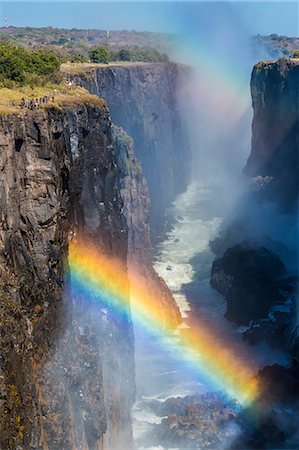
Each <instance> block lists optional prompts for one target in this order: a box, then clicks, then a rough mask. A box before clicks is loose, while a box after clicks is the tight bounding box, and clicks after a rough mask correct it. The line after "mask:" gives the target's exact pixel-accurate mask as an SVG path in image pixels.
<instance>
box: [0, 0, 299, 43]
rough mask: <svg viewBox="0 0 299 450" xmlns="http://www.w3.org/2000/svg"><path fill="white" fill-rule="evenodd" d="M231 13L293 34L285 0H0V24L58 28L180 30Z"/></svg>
mask: <svg viewBox="0 0 299 450" xmlns="http://www.w3.org/2000/svg"><path fill="white" fill-rule="evenodd" d="M227 9H230V10H233V11H234V14H235V17H236V21H239V22H240V24H243V26H244V27H248V31H249V32H250V33H252V34H257V33H259V34H271V33H277V34H283V35H288V36H294V35H298V2H294V1H293V2H287V1H282V2H281V1H271V2H269V1H266V2H261V1H255V2H253V1H248V2H244V1H235V2H227V1H223V2H216V1H213V0H210V1H206V2H201V1H193V2H188V1H184V0H183V1H175V2H173V1H170V0H165V1H162V2H161V1H142V0H139V1H135V2H127V1H125V0H123V1H118V2H116V1H111V0H110V1H104V2H99V1H83V0H81V1H76V0H75V1H74V0H72V1H64V2H61V1H54V0H52V1H45V0H37V1H30V2H28V1H25V0H23V1H13V0H10V1H0V23H1V25H2V26H3V25H4V24H5V20H6V19H5V17H7V23H8V25H15V26H35V27H45V26H53V27H62V28H73V27H74V28H98V29H105V30H123V29H127V30H137V31H145V30H147V31H156V32H170V33H177V32H184V31H185V30H187V29H188V23H189V20H193V19H194V16H195V17H197V18H198V24H199V25H198V26H201V27H210V26H217V21H218V20H221V17H222V14H223V11H225V10H227Z"/></svg>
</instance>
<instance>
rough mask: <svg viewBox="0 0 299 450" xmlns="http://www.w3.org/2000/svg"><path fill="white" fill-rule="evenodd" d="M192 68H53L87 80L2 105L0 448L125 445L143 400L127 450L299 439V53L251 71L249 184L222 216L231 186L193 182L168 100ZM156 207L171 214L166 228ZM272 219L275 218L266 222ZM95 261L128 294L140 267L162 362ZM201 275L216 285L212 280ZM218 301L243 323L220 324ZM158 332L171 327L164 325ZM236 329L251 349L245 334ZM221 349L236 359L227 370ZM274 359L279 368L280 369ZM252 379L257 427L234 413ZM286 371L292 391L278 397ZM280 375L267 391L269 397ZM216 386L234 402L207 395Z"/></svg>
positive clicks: (182, 128) (185, 143)
mask: <svg viewBox="0 0 299 450" xmlns="http://www.w3.org/2000/svg"><path fill="white" fill-rule="evenodd" d="M189 71H190V69H189V68H187V67H185V66H181V65H177V64H174V63H128V64H126V63H121V64H109V65H108V66H105V67H102V66H101V65H99V66H95V67H88V68H87V69H86V68H83V70H81V71H76V65H74V66H72V67H71V70H69V71H68V70H67V68H66V67H64V68H63V73H64V76H66V77H67V80H68V83H69V86H73V85H79V86H81V87H82V88H84V89H85V90H84V95H83V96H82V97H78V98H76V97H75V98H72V97H71V96H70V98H69V100H68V101H65V102H64V103H60V104H55V102H53V104H52V103H49V104H48V105H46V106H45V107H43V108H41V109H39V110H35V111H24V110H16V111H15V112H11V113H5V114H1V116H0V148H1V162H0V164H1V174H0V192H1V227H0V238H1V239H0V243H1V247H0V269H1V286H0V288H1V307H0V321H1V335H0V339H1V366H0V371H1V376H0V429H1V435H0V448H1V449H3V450H4V449H5V450H6V449H8V448H9V449H18V450H20V449H29V448H37V449H44V450H48V449H49V450H51V449H53V450H54V449H82V450H83V449H84V450H92V449H99V450H129V449H132V448H134V443H133V433H132V420H131V410H132V407H133V404H134V402H135V400H136V398H137V400H138V403H137V407H138V408H139V419H140V408H141V413H142V414H144V416H145V417H148V416H146V413H149V411H151V413H149V414H152V415H151V416H150V417H151V419H150V420H152V418H153V411H154V416H155V417H154V420H156V419H157V417H159V419H158V420H157V421H156V422H154V424H153V423H152V424H150V425H151V426H150V427H149V429H148V428H147V429H146V430H145V432H144V433H143V434H142V433H141V434H140V435H139V436H138V439H137V440H136V445H137V446H138V447H137V448H138V450H140V449H141V448H159V449H161V448H179V449H180V450H183V449H184V450H185V449H187V448H188V449H189V448H190V449H194V448H239V449H240V448H265V445H272V447H271V448H278V447H273V445H279V448H285V449H287V448H296V447H294V445H295V438H296V436H295V437H294V436H293V433H294V432H295V431H296V430H295V429H294V424H291V425H290V426H288V425H286V423H285V422H286V421H287V420H288V419H290V416H291V415H294V416H296V417H297V416H298V410H297V409H296V408H297V406H296V402H295V396H296V390H295V389H294V387H293V386H295V382H294V379H295V377H296V375H297V373H296V368H297V364H298V359H297V351H298V337H297V334H296V333H297V330H298V325H297V323H295V321H294V311H295V309H296V307H297V305H296V302H295V295H296V290H295V288H296V282H297V278H296V277H297V273H296V262H297V253H296V249H294V245H293V244H294V239H295V236H296V201H297V193H298V186H297V174H298V172H297V169H298V167H297V138H298V119H299V112H298V105H297V97H298V73H299V64H298V63H297V61H295V60H293V59H280V60H279V61H274V62H266V63H259V64H257V65H256V66H255V68H254V71H253V75H252V81H251V89H252V98H253V107H254V119H253V138H252V150H251V153H250V156H249V159H248V162H247V165H246V168H245V169H244V177H245V179H246V181H247V184H248V190H246V192H244V194H242V195H243V197H241V201H240V202H241V207H240V205H237V206H236V212H235V213H234V215H233V216H231V217H228V218H226V221H224V222H223V225H222V226H221V223H222V221H223V217H220V216H219V214H218V211H217V206H218V204H217V201H216V200H215V199H216V197H217V195H218V192H219V191H220V190H221V189H225V187H223V186H220V188H219V187H217V186H215V185H210V186H207V185H202V184H200V180H198V181H199V183H197V184H196V183H195V184H194V183H193V184H192V183H191V182H190V181H191V179H190V172H191V164H192V161H191V148H190V142H189V136H188V131H187V127H186V123H185V122H184V120H185V118H184V116H182V114H181V110H180V108H181V103H180V102H179V100H178V97H179V91H180V86H181V85H184V83H188V77H189ZM71 89H72V88H71V87H70V92H71ZM102 99H103V100H102ZM286 111H287V112H288V114H286ZM110 116H111V117H110ZM273 124H276V125H277V126H276V127H274V126H273ZM217 189H218V190H217ZM173 202H174V203H173ZM206 203H208V204H209V209H207V210H205V204H206ZM244 204H245V205H246V207H245V208H243V206H244ZM171 205H172V206H171ZM273 205H274V206H273ZM247 207H248V208H247ZM169 208H170V212H169ZM165 214H169V216H172V220H171V223H170V224H169V223H168V227H166V230H165V229H164V230H163V224H164V223H165ZM248 216H251V220H248ZM274 222H275V223H277V224H278V227H272V228H271V227H269V223H272V224H273V223H274ZM282 223H283V224H284V227H281V224H282ZM277 230H278V231H277ZM163 231H164V232H163ZM219 233H220V234H219ZM285 236H286V238H285ZM153 237H154V238H155V239H156V240H157V241H158V245H157V247H156V248H155V263H154V267H153V255H152V243H151V240H152V238H153ZM209 241H211V244H210V247H211V249H212V250H213V251H214V253H215V254H216V256H217V260H216V261H215V262H213V259H214V256H213V254H212V252H211V250H210V248H209ZM72 249H73V253H72ZM94 249H96V253H93V252H94V251H95V250H94ZM78 252H79V254H80V255H79V256H80V258H82V260H81V259H78V260H79V262H80V261H81V263H82V266H83V263H84V261H85V260H84V258H86V260H87V262H86V270H85V271H83V269H82V267H80V266H79V265H78V266H77V265H76V257H77V255H78ZM89 257H90V258H91V259H92V258H93V263H92V264H91V263H90V262H88V258H89ZM240 261H241V263H240ZM88 264H90V265H88ZM92 267H94V268H95V270H98V271H99V272H101V270H102V272H103V273H105V270H107V274H108V275H109V276H110V277H111V279H114V278H113V277H114V276H115V277H116V281H117V275H121V276H120V277H119V278H120V281H119V283H120V286H119V290H121V292H122V296H123V298H125V299H129V298H130V292H131V294H132V292H133V289H134V283H135V284H136V281H135V279H136V273H138V283H140V285H141V286H142V290H139V291H138V292H139V293H140V292H142V293H145V292H146V293H147V294H148V295H149V300H150V301H151V300H155V305H156V309H155V310H154V311H152V310H151V309H150V308H148V309H145V311H146V313H148V312H154V313H155V314H157V317H154V318H155V320H156V323H157V324H158V328H159V330H158V331H159V332H160V334H161V335H162V334H163V336H162V337H163V338H165V336H166V338H167V339H168V343H167V345H168V346H169V348H170V351H169V353H171V357H169V355H167V352H168V347H167V349H166V353H159V352H160V351H161V350H160V347H159V344H160V343H159V342H158V341H159V340H160V337H161V336H160V335H158V338H157V335H154V337H153V336H152V335H149V337H148V342H147V338H145V339H144V340H142V339H143V338H142V336H141V334H139V333H140V330H136V329H135V333H134V332H133V325H135V324H133V323H132V315H131V309H130V302H127V304H126V307H125V313H124V314H121V315H120V314H119V311H118V309H117V308H115V305H114V304H113V298H112V297H113V295H112V294H111V292H112V293H113V290H112V291H111V292H110V291H109V290H108V288H107V292H108V294H107V292H105V289H104V288H105V286H103V283H104V284H105V279H104V278H105V277H104V276H103V280H102V279H101V280H100V281H101V282H102V285H100V287H101V289H102V290H101V289H100V288H99V285H97V284H96V282H95V280H94V279H93V277H92V274H91V268H92ZM81 270H82V272H81ZM114 271H115V273H114ZM210 271H212V274H211V284H212V286H213V287H214V288H216V289H217V290H218V291H219V292H220V293H221V294H222V295H223V296H224V297H222V296H220V295H218V294H217V293H215V292H214V291H213V290H212V289H211V288H210V286H209V281H210V280H209V279H210ZM89 272H90V273H89ZM89 275H90V277H91V278H90V279H89V278H88V276H89ZM84 277H87V281H89V282H90V285H91V287H90V289H87V288H86V286H85V280H84ZM107 277H108V276H107ZM161 277H163V278H164V279H162V278H161ZM94 278H96V277H94ZM107 283H108V286H109V280H108V281H107ZM244 286H245V287H246V289H245V292H244ZM139 287H140V286H139V285H138V288H139ZM111 289H112V288H111ZM242 289H243V290H242ZM282 291H283V293H282ZM110 296H111V298H110ZM116 297H117V296H116ZM240 298H242V304H241V305H240ZM140 300H141V299H140ZM142 300H143V299H142ZM257 303H258V307H256V305H257ZM145 304H146V302H145ZM244 305H245V307H244ZM146 306H147V307H148V305H147V304H146ZM277 306H279V307H280V309H279V308H278V309H277ZM275 307H276V310H275ZM271 308H272V309H271ZM273 308H274V309H273ZM281 308H282V309H281ZM157 311H158V312H157ZM225 311H226V316H227V318H228V319H229V320H231V321H233V322H235V323H236V324H237V325H236V326H234V325H231V324H229V323H228V322H227V321H225V320H224V319H223V314H224V312H225ZM266 319H267V320H266ZM133 322H134V313H133ZM149 322H150V318H149ZM269 323H270V325H269ZM273 324H274V325H275V326H274V325H273ZM239 325H245V326H246V330H245V329H244V328H242V329H240V328H239ZM135 326H136V325H135ZM163 327H164V328H166V329H167V328H169V330H175V332H174V334H171V332H169V330H167V333H166V332H165V333H164V331H163V333H162V332H161V330H162V329H163V330H164V328H163ZM176 327H178V328H177V329H176ZM296 327H297V329H296ZM214 328H215V330H214ZM257 329H258V331H259V332H258V333H257V332H256V330H257ZM211 330H212V331H211ZM213 330H214V331H215V333H213ZM141 331H142V332H145V334H146V332H147V329H144V330H141ZM242 333H243V336H245V338H246V334H247V340H251V343H256V344H258V345H257V347H253V346H251V347H249V345H248V343H247V342H245V343H244V342H243V341H242ZM134 334H135V340H136V337H137V336H138V339H139V338H140V341H139V342H138V343H134ZM273 334H274V336H273ZM164 335H165V336H164ZM290 335H291V338H290ZM248 336H249V337H248ZM155 339H156V340H157V342H156V341H155ZM282 340H284V342H283V345H281V348H279V349H278V351H277V341H282ZM201 341H202V342H201ZM203 341H204V342H203ZM265 342H266V344H265ZM182 343H183V344H182ZM191 343H192V345H191ZM156 344H157V345H156ZM260 344H262V345H260ZM143 345H144V346H145V348H141V347H142V346H143ZM146 345H152V346H153V347H152V348H147V347H146ZM263 345H266V346H265V347H263ZM138 346H139V350H138V349H136V348H137V347H138ZM271 346H272V347H271ZM134 349H135V359H136V365H137V372H138V371H139V372H138V373H137V377H138V379H137V396H136V385H135V375H136V374H135V362H134ZM189 350H190V355H191V356H190V355H187V360H188V357H189V360H188V361H187V363H185V360H184V358H185V356H186V355H184V352H185V353H188V351H189ZM194 352H195V356H194ZM224 353H225V358H228V359H227V360H226V359H225V360H224V361H226V362H227V361H229V362H230V363H231V370H228V369H227V368H225V370H224V369H223V359H222V357H223V355H224ZM173 354H174V355H173ZM236 354H237V357H236ZM199 356H200V358H199ZM138 358H139V360H138ZM155 358H156V360H155ZM168 358H169V359H168ZM196 358H198V361H197V362H196V364H197V365H196V366H195V368H194V366H192V364H193V360H195V359H196ZM201 358H202V359H201ZM252 361H253V363H252ZM278 362H279V363H281V364H280V365H278V364H277V365H276V366H272V369H271V365H272V364H273V363H278ZM190 363H191V365H190ZM251 363H252V364H251ZM151 364H152V365H151ZM185 364H186V365H185ZM142 365H144V367H141V369H142V370H141V369H140V366H142ZM265 365H266V366H267V367H266V369H263V370H261V371H260V372H259V374H258V376H257V372H258V371H259V370H260V369H262V368H263V366H265ZM203 366H204V367H203ZM190 367H191V368H190ZM269 367H270V369H269ZM273 367H274V369H273ZM157 368H158V370H159V373H158V378H159V377H160V378H159V380H160V381H161V380H162V379H163V380H162V381H161V384H160V385H158V387H157V385H156V384H155V383H154V382H153V383H152V379H153V378H154V377H155V376H156V377H157V373H156V374H155V373H154V370H156V369H157ZM247 368H248V371H247ZM164 369H165V376H164V375H163V373H164V372H163V371H164ZM275 370H276V371H278V373H284V376H285V378H281V380H282V381H281V380H279V376H278V377H277V376H276V375H275V376H273V373H274V372H275ZM180 371H181V372H180ZM213 371H214V374H213ZM231 372H235V374H232V373H231ZM245 372H246V373H245ZM247 372H248V373H247ZM236 373H237V375H238V376H237V377H236ZM146 374H147V376H148V379H143V380H142V378H144V377H145V375H146ZM248 374H250V376H252V378H256V377H257V378H259V380H262V382H264V383H265V385H266V384H267V389H266V388H265V392H259V391H258V392H255V391H254V395H252V401H250V404H249V406H248V404H246V406H247V407H248V408H249V409H250V408H252V409H253V408H254V405H255V404H256V405H257V407H258V408H259V407H260V405H263V403H267V408H265V411H266V412H264V409H263V414H264V415H265V417H266V418H265V417H263V421H261V423H262V424H263V423H266V424H267V426H265V429H266V431H267V430H268V429H270V432H268V433H267V432H264V431H263V430H261V429H260V427H262V425H261V423H258V424H257V425H256V424H252V422H250V420H249V419H248V421H247V417H246V414H245V417H244V415H242V414H243V412H242V408H241V407H242V395H241V391H242V389H243V390H244V392H245V393H246V391H247V385H245V384H243V385H242V382H243V381H244V380H246V381H247V378H246V377H247V376H248ZM245 375H246V376H245ZM163 377H164V378H163ZM277 378H278V380H277ZM285 379H287V380H288V381H289V392H288V393H287V394H284V393H282V394H281V390H282V391H283V388H284V386H281V384H283V383H284V382H285V381H284V380H285ZM240 380H241V381H240ZM140 381H142V382H143V385H142V386H141V383H140ZM244 382H245V381H244ZM251 382H252V383H253V385H252V386H255V381H252V379H251V378H250V383H251ZM163 383H164V384H163ZM178 383H181V385H180V388H181V387H182V386H183V389H182V391H183V394H182V395H180V394H179V393H177V391H176V389H177V388H178ZM230 383H231V384H232V385H233V386H232V387H231V386H230ZM169 384H170V385H171V387H172V388H173V390H172V391H171V390H168V388H169ZM144 385H146V386H144ZM250 386H251V385H250ZM273 386H275V388H277V392H278V393H277V396H276V397H275V396H273V398H272V397H271V398H270V400H269V391H270V390H271V388H272V389H273ZM145 388H146V389H145ZM219 388H220V389H221V390H222V391H225V394H227V391H228V392H229V395H230V396H231V398H230V399H228V398H227V396H225V395H223V396H222V393H220V394H219V393H217V394H210V392H211V390H213V391H214V390H215V389H217V390H219ZM138 389H139V391H138ZM142 389H144V390H142ZM252 389H253V388H252ZM140 390H141V392H140ZM165 391H167V392H165ZM248 392H249V391H248ZM251 393H252V391H250V394H251ZM232 394H235V395H236V397H234V396H232ZM178 395H180V397H186V395H189V397H190V398H188V397H186V399H185V398H184V399H183V400H178V399H176V397H177V396H178ZM204 395H206V396H205V397H204ZM209 395H211V397H209ZM213 395H215V396H213ZM192 396H193V397H192ZM237 396H239V398H238V397H237ZM167 399H168V403H167V402H166V401H167ZM250 400H251V398H250ZM238 401H239V404H237V403H238ZM165 402H166V403H165ZM184 402H186V403H184ZM245 403H246V402H245ZM268 404H269V405H270V406H268ZM200 405H208V406H207V411H208V412H206V411H204V413H202V410H201V409H200V407H199V406H200ZM135 407H136V404H135ZM202 408H205V406H202ZM209 408H212V409H213V414H212V416H211V417H210V410H209ZM279 408H280V409H281V410H283V414H284V417H285V420H282V419H281V414H277V413H276V410H277V409H279ZM288 408H289V410H290V408H291V413H288V411H287V410H288ZM186 411H187V413H186ZM220 411H222V412H220ZM135 412H136V411H135ZM219 415H222V416H224V417H223V418H221V420H220V419H219ZM208 416H209V417H208ZM249 416H250V414H249ZM136 422H138V418H137V419H136V417H135V432H136ZM144 422H147V421H146V418H145V420H143V426H144ZM203 422H204V423H203ZM248 423H249V425H248ZM137 425H138V424H137ZM147 425H148V423H147ZM267 427H268V428H267ZM271 430H272V436H269V435H270V434H271ZM143 431H144V430H143ZM148 433H149V434H150V435H151V436H150V439H149V438H148ZM227 433H228V434H227ZM144 436H146V437H145V438H144ZM215 436H216V437H215ZM135 437H136V436H135ZM143 438H144V441H143ZM159 439H160V440H159ZM213 439H214V440H213ZM291 445H293V447H291Z"/></svg>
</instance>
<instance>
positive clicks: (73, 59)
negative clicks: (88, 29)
mask: <svg viewBox="0 0 299 450" xmlns="http://www.w3.org/2000/svg"><path fill="white" fill-rule="evenodd" d="M70 61H71V62H73V63H76V62H78V63H84V62H86V61H87V58H86V57H85V56H84V55H81V53H76V54H75V55H71V57H70Z"/></svg>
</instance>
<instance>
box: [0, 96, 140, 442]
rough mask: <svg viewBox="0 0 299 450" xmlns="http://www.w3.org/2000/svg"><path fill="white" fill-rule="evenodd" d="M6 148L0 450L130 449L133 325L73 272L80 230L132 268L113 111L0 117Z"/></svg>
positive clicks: (0, 232)
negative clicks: (75, 285)
mask: <svg viewBox="0 0 299 450" xmlns="http://www.w3.org/2000/svg"><path fill="white" fill-rule="evenodd" d="M0 148H1V155H0V157H1V160H0V165H1V174H0V192H1V225H0V270H1V286H0V290H1V306H0V326H1V334H0V340H1V355H0V356H1V365H0V430H1V432H0V448H1V449H3V450H4V449H5V450H6V449H8V448H10V449H28V448H38V449H76V450H77V449H109V450H110V449H113V450H116V449H119V450H120V449H121V450H123V449H129V448H131V446H132V436H131V428H130V408H131V406H132V403H133V401H134V366H133V335H132V326H131V322H130V320H129V319H128V320H127V322H126V323H122V328H121V329H120V328H119V326H118V324H117V322H116V318H115V317H114V315H113V314H112V313H111V314H110V311H109V308H108V309H107V308H106V309H105V311H103V310H99V308H95V306H94V304H89V303H88V302H86V299H85V298H84V297H82V296H80V295H78V293H76V291H73V289H72V286H71V283H70V276H69V271H68V269H67V267H68V266H67V256H68V240H69V239H75V238H76V237H75V236H76V235H77V234H78V233H79V234H80V235H83V236H88V238H89V239H91V240H93V242H94V243H95V245H96V246H98V247H99V248H101V249H102V251H103V252H109V254H111V255H116V256H117V257H118V258H119V259H120V260H122V261H123V263H124V264H126V258H127V227H126V220H125V217H124V215H123V213H122V208H123V202H122V200H121V197H120V191H119V175H118V172H119V168H118V165H117V159H116V156H115V151H114V147H113V144H112V138H111V122H110V118H109V115H108V111H107V109H106V107H105V106H104V105H103V103H102V102H100V100H99V99H96V98H95V100H93V102H89V103H88V104H84V102H82V101H81V100H80V101H79V102H78V103H76V104H73V105H69V106H68V107H66V106H65V107H48V108H45V109H43V110H39V111H32V112H30V111H28V112H26V113H24V112H19V113H18V114H11V115H6V116H1V117H0ZM127 288H129V287H127Z"/></svg>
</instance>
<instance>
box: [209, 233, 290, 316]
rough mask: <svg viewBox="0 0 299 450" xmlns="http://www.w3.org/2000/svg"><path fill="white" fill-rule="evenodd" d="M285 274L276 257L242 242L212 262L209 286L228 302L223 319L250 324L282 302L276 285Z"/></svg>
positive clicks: (267, 251)
mask: <svg viewBox="0 0 299 450" xmlns="http://www.w3.org/2000/svg"><path fill="white" fill-rule="evenodd" d="M285 272H286V271H285V267H284V265H283V263H282V262H281V260H280V258H279V257H278V256H277V255H275V254H274V253H272V252H271V251H269V250H267V249H266V248H265V247H257V248H252V247H251V246H250V245H249V244H248V243H247V242H246V241H244V242H242V243H241V244H239V245H236V246H234V247H232V248H229V249H228V250H227V251H226V252H225V253H224V255H223V257H222V258H219V259H217V260H215V261H214V263H213V267H212V274H211V285H212V287H213V288H214V289H216V290H217V291H218V292H220V293H221V294H222V295H224V296H225V298H226V300H227V312H226V317H227V318H228V319H229V320H232V321H234V322H236V323H238V324H249V322H250V321H251V320H253V319H258V318H262V317H266V316H267V314H268V310H269V307H270V305H273V304H275V302H277V301H278V300H280V299H281V294H280V293H279V289H278V284H277V283H276V281H277V280H278V278H280V277H282V276H284V275H285Z"/></svg>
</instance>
